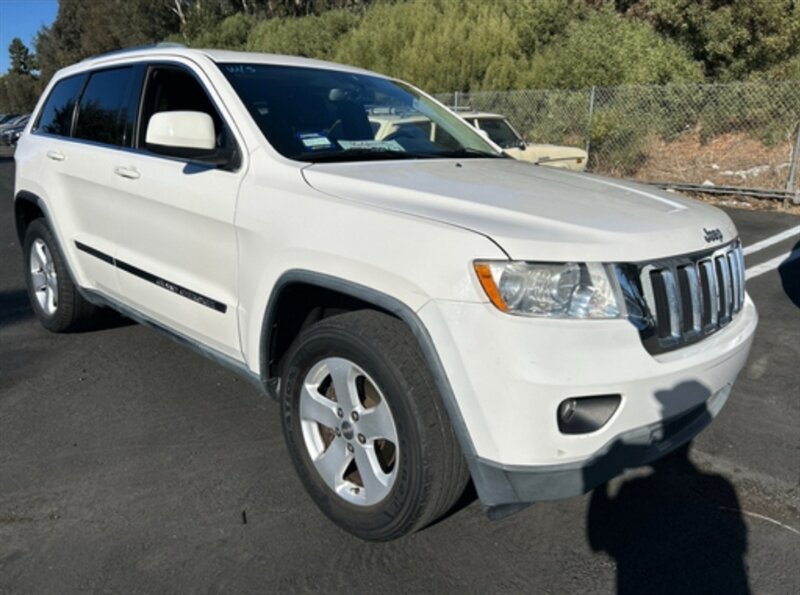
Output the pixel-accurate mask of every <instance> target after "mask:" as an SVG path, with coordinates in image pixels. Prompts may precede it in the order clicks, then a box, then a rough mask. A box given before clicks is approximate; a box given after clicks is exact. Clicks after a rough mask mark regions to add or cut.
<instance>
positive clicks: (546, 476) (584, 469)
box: [471, 384, 733, 518]
mask: <svg viewBox="0 0 800 595" xmlns="http://www.w3.org/2000/svg"><path fill="white" fill-rule="evenodd" d="M732 388H733V385H731V384H729V385H727V386H726V387H724V388H723V389H721V390H720V391H718V392H717V393H715V394H713V395H711V396H710V397H709V398H708V400H706V401H705V402H704V403H702V404H700V405H697V406H696V407H694V408H692V409H690V410H689V411H687V412H685V413H683V414H681V415H678V416H676V417H673V418H671V419H667V420H664V421H660V422H655V423H652V424H649V425H647V426H643V427H641V428H635V429H633V430H629V431H627V432H624V433H622V434H620V435H619V436H617V437H616V438H615V439H614V440H613V441H612V442H611V443H610V444H607V445H606V446H605V447H604V448H602V449H601V450H600V451H598V452H596V453H595V454H594V455H592V456H591V457H590V458H589V459H587V460H585V461H579V462H576V463H568V464H565V465H545V466H541V467H535V466H529V467H508V466H503V465H498V464H496V463H493V462H491V461H483V460H476V461H475V462H474V464H473V465H472V467H471V471H472V473H473V476H475V475H477V476H478V477H479V479H478V480H477V481H478V482H479V483H480V484H481V485H482V486H483V493H482V494H481V502H482V503H483V505H484V506H485V507H487V509H488V512H489V515H490V516H493V517H498V518H499V517H502V516H505V515H506V514H507V513H509V512H513V511H515V510H516V509H517V508H518V507H519V505H524V504H527V503H530V502H537V501H541V500H558V499H561V498H570V497H572V496H579V495H580V494H584V493H586V492H588V491H589V490H591V489H593V488H595V487H597V486H598V485H600V484H602V483H605V482H606V481H608V480H609V479H611V478H613V477H616V476H617V475H619V474H621V473H623V472H624V471H625V470H627V469H633V468H635V467H639V466H641V465H646V464H648V463H651V462H653V461H655V460H656V459H659V458H661V457H663V456H664V455H666V454H669V453H670V452H672V451H673V450H675V449H677V448H679V447H680V446H682V445H683V444H686V443H687V442H689V441H690V440H691V439H692V438H694V437H695V436H696V435H697V434H699V433H700V432H701V431H702V430H703V429H704V428H705V427H706V426H707V425H708V424H710V423H711V420H713V419H714V418H715V417H716V416H717V414H718V413H719V411H720V410H721V409H722V406H723V405H725V402H726V401H727V400H728V397H729V396H730V393H731V389H732ZM695 389H697V387H695ZM701 390H702V389H701Z"/></svg>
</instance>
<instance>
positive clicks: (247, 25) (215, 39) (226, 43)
mask: <svg viewBox="0 0 800 595" xmlns="http://www.w3.org/2000/svg"><path fill="white" fill-rule="evenodd" d="M255 24H256V20H255V18H253V17H251V16H250V15H246V14H244V13H242V12H240V13H237V14H234V15H232V16H229V17H227V18H225V19H222V20H221V21H216V22H213V21H212V22H210V23H208V25H207V26H206V27H205V28H203V29H201V30H199V31H198V32H197V34H196V35H195V36H194V37H189V38H187V39H186V44H187V45H189V46H190V47H196V48H219V49H226V50H243V49H244V48H245V46H246V45H247V39H248V36H249V35H250V32H251V31H252V30H253V27H254V26H255Z"/></svg>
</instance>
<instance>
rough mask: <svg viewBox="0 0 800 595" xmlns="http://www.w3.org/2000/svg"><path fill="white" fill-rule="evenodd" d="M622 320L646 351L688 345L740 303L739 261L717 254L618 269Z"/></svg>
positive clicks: (726, 251) (725, 252) (738, 255)
mask: <svg viewBox="0 0 800 595" xmlns="http://www.w3.org/2000/svg"><path fill="white" fill-rule="evenodd" d="M618 277H619V279H620V285H621V286H622V289H623V293H624V294H625V302H626V306H627V309H628V317H629V318H630V319H631V321H632V322H633V323H634V324H635V325H636V326H637V327H638V328H639V333H640V335H641V338H642V343H643V344H644V346H645V348H646V349H647V350H648V351H649V352H650V353H663V352H665V351H671V350H673V349H678V348H680V347H683V346H685V345H689V344H691V343H694V342H696V341H699V340H700V339H703V338H705V337H707V336H708V335H711V334H713V333H715V332H717V331H718V330H719V329H721V328H723V327H724V326H726V325H727V324H729V323H730V322H731V321H732V320H733V319H734V317H735V316H736V314H737V313H738V312H739V311H740V310H741V309H742V305H743V304H744V295H745V293H744V284H745V277H744V257H743V255H742V248H741V244H740V243H739V242H738V241H736V242H734V243H732V244H728V245H727V246H724V247H722V248H719V249H718V250H714V251H710V252H703V253H699V254H690V255H686V256H678V257H674V258H669V259H663V260H658V261H653V262H647V263H639V264H636V265H625V266H621V267H619V268H618Z"/></svg>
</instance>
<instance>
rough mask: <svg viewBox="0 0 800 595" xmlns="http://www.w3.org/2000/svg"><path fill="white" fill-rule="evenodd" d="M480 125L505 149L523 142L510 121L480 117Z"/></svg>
mask: <svg viewBox="0 0 800 595" xmlns="http://www.w3.org/2000/svg"><path fill="white" fill-rule="evenodd" d="M478 125H479V126H480V127H481V130H485V131H486V134H488V135H489V138H490V139H492V141H493V142H494V143H495V144H496V145H498V146H499V147H501V148H503V149H511V148H515V147H518V146H519V145H520V143H521V142H522V139H521V138H520V137H519V136H518V135H517V133H516V132H514V129H513V128H511V126H509V124H508V122H506V121H505V120H502V119H500V118H478Z"/></svg>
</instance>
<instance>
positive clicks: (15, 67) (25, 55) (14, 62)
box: [8, 37, 36, 74]
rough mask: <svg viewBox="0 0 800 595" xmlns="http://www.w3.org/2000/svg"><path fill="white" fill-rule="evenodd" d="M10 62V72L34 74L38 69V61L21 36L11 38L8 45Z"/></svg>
mask: <svg viewBox="0 0 800 595" xmlns="http://www.w3.org/2000/svg"><path fill="white" fill-rule="evenodd" d="M8 58H9V62H10V64H11V65H10V67H9V72H13V73H16V74H32V73H33V71H34V70H36V61H35V60H34V57H33V54H31V52H30V50H29V49H28V48H27V46H26V45H25V44H24V43H22V40H21V39H20V38H19V37H15V38H14V39H12V40H11V44H10V45H9V46H8Z"/></svg>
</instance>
